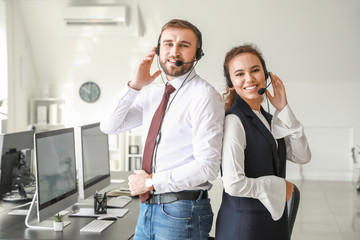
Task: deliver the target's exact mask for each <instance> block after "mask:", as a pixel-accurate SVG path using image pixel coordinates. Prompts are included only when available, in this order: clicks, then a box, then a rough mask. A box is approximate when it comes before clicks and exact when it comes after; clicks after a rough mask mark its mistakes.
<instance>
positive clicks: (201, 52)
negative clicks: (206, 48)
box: [195, 48, 204, 61]
mask: <svg viewBox="0 0 360 240" xmlns="http://www.w3.org/2000/svg"><path fill="white" fill-rule="evenodd" d="M202 56H204V52H203V50H202V49H201V48H198V49H197V50H196V55H195V57H196V60H197V61H199V60H200V58H201V57H202Z"/></svg>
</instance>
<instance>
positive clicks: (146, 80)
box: [129, 48, 161, 90]
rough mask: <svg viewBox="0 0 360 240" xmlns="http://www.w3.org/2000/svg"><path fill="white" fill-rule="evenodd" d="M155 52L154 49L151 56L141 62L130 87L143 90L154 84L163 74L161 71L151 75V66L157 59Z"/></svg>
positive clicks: (148, 55)
mask: <svg viewBox="0 0 360 240" xmlns="http://www.w3.org/2000/svg"><path fill="white" fill-rule="evenodd" d="M155 50H156V48H153V49H152V50H151V52H150V53H149V54H147V55H146V56H145V57H144V58H143V59H142V60H141V62H140V64H139V66H138V67H137V69H136V70H135V74H134V77H133V79H132V80H131V81H130V83H129V86H130V87H131V88H133V89H135V90H141V89H142V88H143V87H145V86H147V85H149V84H150V83H152V82H153V81H154V80H155V79H156V78H157V77H158V76H159V75H160V73H161V70H159V71H157V72H155V73H154V74H153V75H151V74H150V68H151V64H152V62H153V60H154V57H155V54H156V53H155Z"/></svg>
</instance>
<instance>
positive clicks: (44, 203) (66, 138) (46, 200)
mask: <svg viewBox="0 0 360 240" xmlns="http://www.w3.org/2000/svg"><path fill="white" fill-rule="evenodd" d="M75 161H76V159H75V141H74V129H73V128H66V129H60V130H55V131H48V132H41V133H36V134H35V165H36V190H37V207H38V221H39V222H41V221H43V220H45V219H47V218H49V217H50V216H54V215H55V214H56V213H57V212H60V211H61V210H63V209H65V208H67V207H70V206H71V205H73V204H75V203H76V202H77V184H76V164H75Z"/></svg>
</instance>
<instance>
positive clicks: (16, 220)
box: [0, 172, 139, 240]
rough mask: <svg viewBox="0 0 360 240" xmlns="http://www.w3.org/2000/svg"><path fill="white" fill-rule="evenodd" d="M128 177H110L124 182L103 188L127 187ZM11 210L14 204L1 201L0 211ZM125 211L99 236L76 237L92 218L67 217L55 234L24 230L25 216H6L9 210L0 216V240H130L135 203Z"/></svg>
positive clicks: (122, 175) (135, 208)
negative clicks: (63, 224) (63, 226)
mask: <svg viewBox="0 0 360 240" xmlns="http://www.w3.org/2000/svg"><path fill="white" fill-rule="evenodd" d="M129 174H130V172H115V173H112V174H111V176H112V179H114V178H115V179H116V178H117V179H119V178H121V179H125V182H124V183H117V184H111V186H109V187H107V188H109V189H113V188H117V187H127V177H128V175H129ZM19 205H20V204H19ZM12 206H16V204H14V203H6V202H3V201H1V203H0V210H2V209H6V208H9V207H12ZM26 208H28V206H27V207H26ZM125 208H127V209H129V212H128V213H127V214H126V215H125V216H124V217H123V218H118V220H117V221H116V222H115V223H113V224H112V225H110V226H109V227H108V228H107V229H105V230H104V231H103V232H102V233H100V234H98V233H80V228H82V227H83V226H85V225H86V224H88V223H89V222H91V221H92V220H94V218H83V217H69V216H68V215H69V214H68V215H66V217H65V219H64V220H65V221H71V224H70V225H68V226H67V227H65V228H64V230H63V232H55V231H51V230H34V229H29V228H27V227H26V226H25V216H14V215H8V214H7V213H8V212H10V211H11V210H6V211H2V212H0V239H109V240H113V239H116V240H122V239H131V238H132V236H133V234H134V231H135V226H136V222H137V218H138V214H139V199H138V198H133V200H132V201H131V202H130V203H129V204H128V205H126V206H125ZM67 210H69V209H67ZM69 211H70V210H69ZM51 220H53V219H51Z"/></svg>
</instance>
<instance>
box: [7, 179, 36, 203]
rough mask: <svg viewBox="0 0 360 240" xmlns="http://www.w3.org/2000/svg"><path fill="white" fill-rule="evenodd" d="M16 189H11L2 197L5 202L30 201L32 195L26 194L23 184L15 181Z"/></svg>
mask: <svg viewBox="0 0 360 240" xmlns="http://www.w3.org/2000/svg"><path fill="white" fill-rule="evenodd" d="M15 185H17V188H18V190H17V191H13V192H11V193H10V194H8V195H5V196H4V197H3V200H4V201H5V202H15V203H18V202H30V201H31V200H32V196H31V195H29V194H26V192H25V188H24V185H23V184H22V183H16V184H15Z"/></svg>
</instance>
